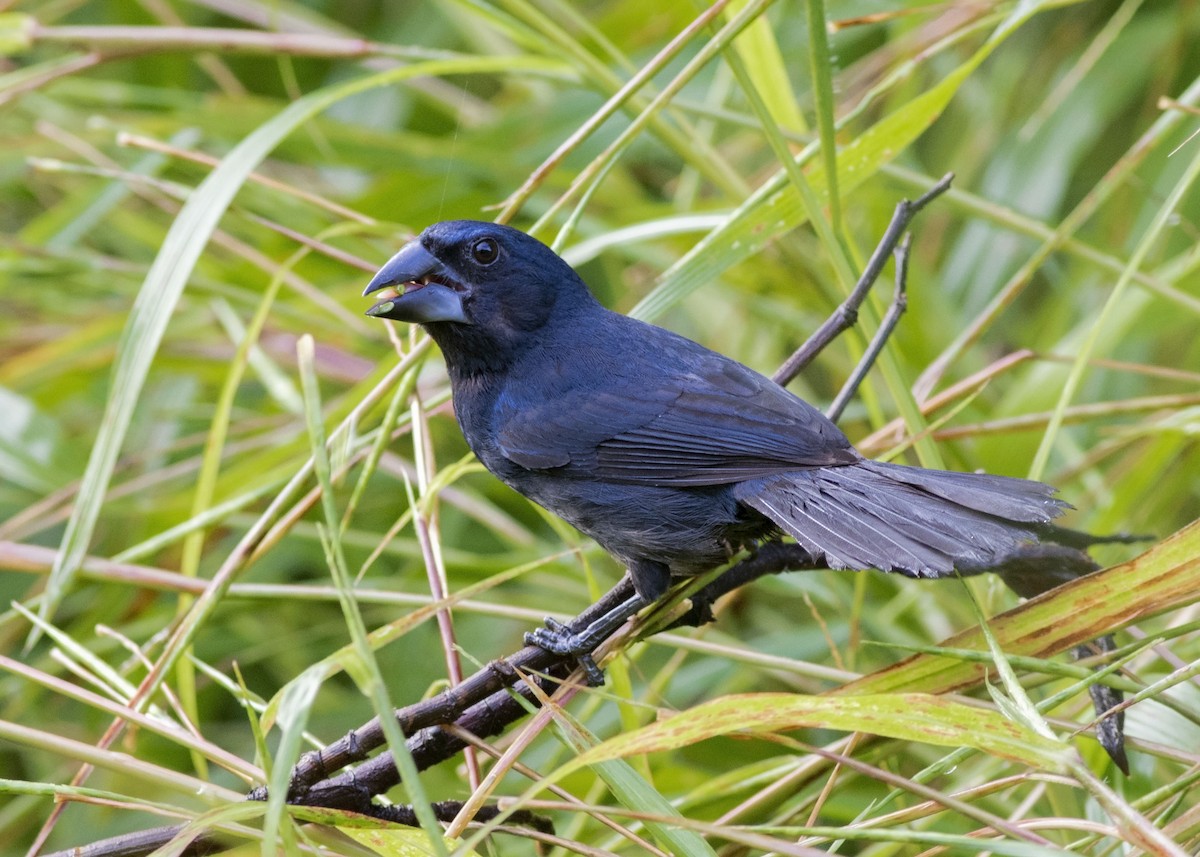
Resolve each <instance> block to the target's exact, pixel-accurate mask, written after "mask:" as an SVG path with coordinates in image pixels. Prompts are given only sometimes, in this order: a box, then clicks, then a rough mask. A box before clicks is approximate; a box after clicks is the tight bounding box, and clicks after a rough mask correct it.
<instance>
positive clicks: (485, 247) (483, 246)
mask: <svg viewBox="0 0 1200 857" xmlns="http://www.w3.org/2000/svg"><path fill="white" fill-rule="evenodd" d="M471 256H472V257H474V259H475V261H476V262H478V263H479V264H480V265H490V264H492V262H495V261H496V260H497V259H499V258H500V245H499V244H497V243H496V240H495V239H494V238H480V239H479V240H478V241H476V242H475V243H474V244H472V245H471Z"/></svg>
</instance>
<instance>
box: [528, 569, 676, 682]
mask: <svg viewBox="0 0 1200 857" xmlns="http://www.w3.org/2000/svg"><path fill="white" fill-rule="evenodd" d="M629 577H630V579H631V580H632V581H633V589H634V593H633V595H631V596H629V597H628V598H627V599H625V600H624V601H622V602H620V603H619V604H617V605H616V606H614V607H613V608H611V609H610V610H609V611H608V612H606V613H604V614H602V615H601V616H599V617H598V618H596V619H593V620H592V621H591V622H590V623H589V624H588V625H587V626H586V627H585V628H583V630H581V631H572V630H571V627H570V626H569V625H566V624H564V623H562V622H559V621H558V620H557V619H553V618H551V617H549V616H548V617H546V624H545V627H543V628H536V629H534V630H533V631H530V632H529V633H527V634H526V635H525V644H526V645H528V646H537V647H539V648H542V649H545V650H546V651H548V652H552V653H554V654H556V655H574V656H576V657H578V659H579V665H580V666H581V667H583V670H584V672H585V673H586V674H587V679H588V684H590V685H592V686H593V687H597V686H599V685H601V684H603V683H604V673H603V671H602V670H601V669H600V668H599V667H598V666H596V662H595V660H593V658H592V652H593V650H595V648H596V647H597V646H598V645H600V644H601V643H602V642H604V640H606V639H608V637H609V636H610V635H611V634H612V633H613V631H615V630H617V628H619V627H621V625H623V624H624V623H625V621H626V620H627V619H628V618H629V617H630V616H633V615H634V614H635V613H637V612H638V611H639V610H641V609H642V608H643V607H647V606H649V605H650V604H653V603H654V602H655V601H657V600H658V599H659V598H661V597H662V596H663V595H664V594H665V593H666V591H667V588H668V587H669V586H670V584H671V570H670V569H669V568H667V566H666V565H664V564H663V563H661V562H655V561H653V560H646V559H637V560H634V561H632V562H631V563H630V564H629Z"/></svg>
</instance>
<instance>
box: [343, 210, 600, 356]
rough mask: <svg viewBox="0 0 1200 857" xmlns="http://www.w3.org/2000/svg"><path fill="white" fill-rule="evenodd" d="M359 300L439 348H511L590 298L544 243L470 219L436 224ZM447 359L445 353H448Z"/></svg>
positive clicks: (406, 248)
mask: <svg viewBox="0 0 1200 857" xmlns="http://www.w3.org/2000/svg"><path fill="white" fill-rule="evenodd" d="M363 295H364V296H365V295H374V296H375V297H376V303H375V304H374V305H373V306H372V307H371V308H370V309H368V310H367V315H371V316H375V317H376V318H391V319H396V320H397V321H408V322H413V323H416V324H421V325H424V326H425V327H426V329H428V330H429V332H430V333H431V334H433V336H434V338H435V339H437V340H438V341H439V343H440V344H442V345H443V350H445V347H446V345H448V344H451V343H457V344H458V345H459V348H458V349H456V350H463V349H465V348H468V347H469V348H470V349H471V350H475V351H477V350H479V349H480V348H492V349H511V348H515V347H517V346H518V344H519V343H521V342H522V341H525V340H528V339H530V338H531V336H532V335H533V334H534V333H535V332H536V331H539V330H540V329H542V328H543V327H545V326H546V325H547V322H548V321H549V320H550V319H551V318H552V316H554V315H556V314H562V313H567V312H570V311H571V310H573V309H579V308H582V307H586V306H589V305H594V304H595V301H594V299H593V298H592V297H591V294H590V293H589V292H588V290H587V287H586V286H585V285H584V284H583V282H582V281H581V280H580V279H579V277H578V276H577V275H576V274H575V272H574V271H573V270H572V269H571V266H570V265H568V264H567V263H566V262H564V261H563V260H562V259H560V258H559V257H558V255H557V254H555V253H554V251H553V250H551V249H550V248H549V247H547V246H546V245H544V244H542V243H541V242H540V241H538V240H537V239H536V238H532V237H530V236H529V235H526V234H525V233H524V232H521V231H520V230H518V229H513V228H512V227H510V226H500V225H498V224H495V223H484V222H480V221H475V220H449V221H446V222H444V223H435V224H434V225H433V226H430V227H429V228H428V229H426V230H425V231H424V232H422V233H421V234H420V235H419V236H417V238H416V239H415V240H414V241H411V242H409V243H408V244H406V245H405V246H404V247H403V248H401V250H400V252H399V253H397V254H396V255H395V256H393V257H392V258H391V259H390V260H389V261H388V263H387V264H386V265H384V266H383V268H381V269H380V271H379V273H378V274H376V275H375V277H374V278H373V279H372V280H371V282H370V283H369V284H368V285H367V288H366V291H364V292H363ZM448 356H449V355H448Z"/></svg>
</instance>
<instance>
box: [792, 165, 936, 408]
mask: <svg viewBox="0 0 1200 857" xmlns="http://www.w3.org/2000/svg"><path fill="white" fill-rule="evenodd" d="M953 179H954V174H953V173H947V174H946V175H945V176H944V177H943V178H942V180H941V181H939V182H938V183H937V184H935V185H934V186H933V187H932V188H930V189H929V190H928V191H926V192H925V194H923V195H922V196H921V197H919V198H918V199H917V200H916V201H915V202H910V201H909V200H907V199H903V200H901V201H900V203H899V204H898V205H897V206H896V211H895V213H894V214H893V215H892V222H891V223H889V224H888V228H887V230H886V231H885V232H884V233H883V238H881V239H880V241H879V245H878V246H877V247H876V248H875V251H874V252H873V253H871V258H870V259H868V260H867V266H866V267H865V268H864V269H863V272H862V276H860V277H859V278H858V282H857V283H855V285H854V288H853V289H851V291H850V294H849V295H848V296H847V298H846V299H845V300H844V301H842V303H841V305H840V306H839V307H838V308H837V309H836V310H835V311H834V313H833V315H831V316H830V317H829V318H828V319H827V320H826V321H825V323H824V324H822V325H821V326H820V327H819V328H817V330H816V331H815V332H814V333H813V335H812V336H810V337H809V338H808V340H807V341H805V343H804V344H803V345H801V346H800V347H799V348H797V349H796V351H795V352H794V353H793V354H792V356H791V357H789V358H788V359H787V360H786V361H785V362H784V364H783V365H782V366H780V367H779V370H778V371H777V372H776V373H775V374H774V375H773V376H772V380H774V381H775V383H777V384H780V385H782V386H785V387H786V386H787V385H788V384H789V383H791V381H792V379H793V378H795V377H796V376H797V375H799V374H800V373H801V372H802V371H803V370H804V367H806V366H807V365H808V364H809V363H811V362H812V360H813V358H814V357H816V356H817V355H818V354H820V353H821V351H823V350H824V349H825V346H826V345H828V344H829V343H830V342H832V341H833V340H834V339H836V338H837V337H838V336H839V335H840V334H841V333H842V332H843V331H845V330H847V329H848V328H850V327H853V326H854V323H855V322H856V321H857V320H858V308H859V307H860V306H862V302H863V301H864V300H865V299H866V297H867V292H869V291H871V286H873V285H875V281H876V280H877V279H879V274H880V272H882V271H883V266H884V265H885V264H887V259H888V256H890V255H891V254H892V252H893V251H894V250H896V249H897V248H898V247H899V246H900V241H901V239H902V238H903V237H904V233H905V230H907V229H908V225H909V223H911V222H912V219H913V218H914V217H916V215H917V212H919V211H920V210H921V209H922V208H924V207H925V206H926V205H927V204H928V203H929V202H930V201H932V200H933V199H936V198H937V197H939V196H941V195H942V194H943V193H945V192H946V191H947V190H949V189H950V182H951V181H952V180H953ZM897 276H900V272H899V271H897ZM900 291H901V293H902V292H903V290H902V288H901V289H900ZM901 312H903V307H902V306H901V308H900V309H899V310H898V311H897V312H896V313H895V314H896V317H897V318H899V315H900V313H901ZM889 315H891V312H889ZM892 324H893V326H894V325H895V322H894V321H893V322H892ZM881 330H882V328H881ZM888 332H889V333H890V330H889V331H888ZM876 338H878V336H877V337H876ZM886 338H887V337H886V335H885V336H884V339H886ZM880 347H882V344H881V346H880ZM876 353H878V352H877V351H876ZM873 360H874V355H871V358H870V361H873ZM870 361H868V360H864V361H863V365H865V366H866V368H870V365H871V362H870ZM865 372H866V369H864V370H863V373H864V374H865ZM859 380H861V378H860V379H859ZM855 386H856V387H857V382H856V383H855ZM853 393H854V391H853V390H850V392H849V393H845V391H843V393H842V394H839V396H838V398H839V399H841V398H842V396H843V394H844V395H845V398H846V399H849V398H850V396H851V395H853ZM831 419H833V418H832V417H831Z"/></svg>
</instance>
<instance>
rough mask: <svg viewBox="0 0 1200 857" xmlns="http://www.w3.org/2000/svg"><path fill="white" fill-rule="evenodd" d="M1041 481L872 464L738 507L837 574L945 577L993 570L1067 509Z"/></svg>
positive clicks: (782, 481) (775, 481) (822, 475)
mask: <svg viewBox="0 0 1200 857" xmlns="http://www.w3.org/2000/svg"><path fill="white" fill-rule="evenodd" d="M1053 493H1054V489H1053V488H1051V487H1050V486H1049V485H1044V484H1042V483H1041V482H1033V481H1031V480H1028V479H1014V478H1011V477H1007V476H991V475H989V474H986V473H955V472H952V471H947V470H925V469H923V468H918V467H904V466H902V465H898V464H884V463H882V462H877V461H867V460H864V461H862V462H861V463H859V464H852V465H847V466H843V467H820V468H812V469H808V470H795V471H789V472H787V473H780V474H777V475H773V476H769V477H766V478H764V479H757V480H753V481H750V482H744V483H742V484H741V485H739V486H737V489H735V496H736V497H737V499H738V500H739V501H741V502H742V503H744V504H746V505H747V506H751V507H752V508H754V509H757V510H758V511H759V512H761V513H762V514H764V515H766V516H767V517H768V518H770V519H771V520H773V521H774V522H775V523H776V524H778V525H779V526H780V527H781V528H782V529H783V530H784V532H786V533H788V534H789V535H791V536H792V537H793V538H795V539H796V541H797V542H799V543H800V545H801V546H803V547H804V548H806V549H807V550H808V551H810V552H812V553H813V554H814V556H816V557H821V556H823V557H824V558H825V560H826V562H827V563H828V565H829V566H830V567H831V568H853V569H865V568H878V569H880V570H882V571H897V572H901V573H903V574H907V575H910V576H913V577H941V576H943V575H946V574H949V573H950V572H951V571H952V570H953V569H955V568H956V567H957V568H959V569H960V570H964V571H965V570H968V569H981V568H987V567H990V566H993V565H995V564H997V563H998V562H1000V561H1001V560H1003V559H1004V558H1005V557H1007V556H1010V555H1011V554H1012V552H1013V551H1014V550H1016V549H1017V548H1018V547H1019V546H1020V545H1021V544H1024V543H1028V542H1032V541H1036V540H1037V531H1038V529H1039V526H1040V525H1045V524H1046V523H1047V522H1049V521H1050V520H1051V519H1052V518H1055V517H1057V516H1058V515H1060V514H1062V512H1063V509H1065V508H1068V507H1067V504H1066V503H1063V502H1062V501H1061V500H1056V499H1054V497H1053V496H1052V494H1053Z"/></svg>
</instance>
